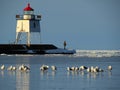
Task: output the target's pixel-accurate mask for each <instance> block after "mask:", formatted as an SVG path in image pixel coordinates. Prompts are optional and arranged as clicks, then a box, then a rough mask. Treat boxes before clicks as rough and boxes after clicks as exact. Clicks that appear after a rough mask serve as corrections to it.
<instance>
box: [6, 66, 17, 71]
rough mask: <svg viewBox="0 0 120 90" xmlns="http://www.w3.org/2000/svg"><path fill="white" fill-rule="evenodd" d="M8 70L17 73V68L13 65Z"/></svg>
mask: <svg viewBox="0 0 120 90" xmlns="http://www.w3.org/2000/svg"><path fill="white" fill-rule="evenodd" d="M7 70H9V71H10V70H12V71H15V70H16V67H15V66H12V65H11V66H10V67H8V68H7Z"/></svg>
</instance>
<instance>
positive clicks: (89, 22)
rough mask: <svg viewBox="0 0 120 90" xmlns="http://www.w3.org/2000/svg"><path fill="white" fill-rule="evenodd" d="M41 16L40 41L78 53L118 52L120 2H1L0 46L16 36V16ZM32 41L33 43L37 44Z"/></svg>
mask: <svg viewBox="0 0 120 90" xmlns="http://www.w3.org/2000/svg"><path fill="white" fill-rule="evenodd" d="M28 3H30V5H31V7H32V8H33V9H34V14H36V15H38V14H41V15H42V20H41V21H40V26H41V42H42V43H47V44H54V45H56V46H58V47H60V48H63V42H64V41H66V42H67V48H72V49H81V50H118V49H120V0H10V1H8V0H0V31H1V33H0V43H1V44H2V43H11V42H14V41H15V37H16V18H15V16H16V14H19V15H22V14H23V9H24V8H25V7H26V6H27V4H28ZM37 41H38V38H37V39H34V40H33V42H34V43H35V42H37Z"/></svg>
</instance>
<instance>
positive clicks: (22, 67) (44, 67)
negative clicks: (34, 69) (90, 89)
mask: <svg viewBox="0 0 120 90" xmlns="http://www.w3.org/2000/svg"><path fill="white" fill-rule="evenodd" d="M5 68H6V67H5V65H2V66H0V70H4V69H5ZM49 68H50V66H48V65H42V66H41V67H40V70H41V71H46V70H48V69H49ZM7 70H9V71H15V70H17V68H16V67H15V66H12V65H11V66H9V67H8V68H7ZM18 70H20V71H29V70H30V67H28V66H27V65H24V64H22V65H20V66H19V67H18ZM51 70H52V71H56V70H57V67H56V66H51ZM84 70H86V71H87V72H95V73H96V72H104V70H103V69H101V68H99V67H98V66H96V67H93V66H91V67H86V66H80V67H67V71H84ZM107 70H109V71H111V70H112V66H111V65H109V66H108V67H107Z"/></svg>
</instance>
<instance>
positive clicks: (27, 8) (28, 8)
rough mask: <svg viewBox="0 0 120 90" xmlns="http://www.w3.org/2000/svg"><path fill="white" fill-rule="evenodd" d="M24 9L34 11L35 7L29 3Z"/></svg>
mask: <svg viewBox="0 0 120 90" xmlns="http://www.w3.org/2000/svg"><path fill="white" fill-rule="evenodd" d="M24 11H34V9H32V8H31V7H30V4H29V3H28V5H27V7H25V8H24Z"/></svg>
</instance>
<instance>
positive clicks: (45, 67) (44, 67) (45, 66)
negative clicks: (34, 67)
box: [40, 65, 49, 71]
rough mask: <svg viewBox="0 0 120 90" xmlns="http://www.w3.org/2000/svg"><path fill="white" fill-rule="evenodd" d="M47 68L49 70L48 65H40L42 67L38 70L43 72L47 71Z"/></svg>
mask: <svg viewBox="0 0 120 90" xmlns="http://www.w3.org/2000/svg"><path fill="white" fill-rule="evenodd" d="M48 68H49V66H48V65H42V66H41V67H40V70H41V71H45V70H47V69H48Z"/></svg>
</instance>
